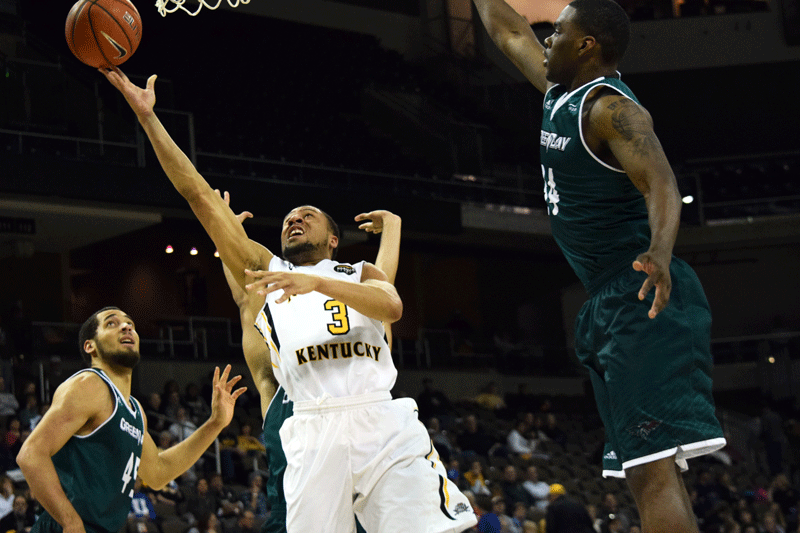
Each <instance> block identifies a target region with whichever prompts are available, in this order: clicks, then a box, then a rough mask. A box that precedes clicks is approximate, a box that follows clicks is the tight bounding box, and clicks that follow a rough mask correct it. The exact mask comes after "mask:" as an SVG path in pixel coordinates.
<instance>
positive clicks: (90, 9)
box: [64, 0, 142, 68]
mask: <svg viewBox="0 0 800 533" xmlns="http://www.w3.org/2000/svg"><path fill="white" fill-rule="evenodd" d="M64 33H65V35H66V37H67V44H68V45H69V49H70V50H71V51H72V53H73V54H74V55H75V57H77V58H78V59H80V60H81V61H82V62H83V63H86V64H87V65H89V66H90V67H95V68H100V67H112V66H117V65H121V64H123V63H124V62H125V61H127V60H128V59H130V57H131V56H132V55H133V53H134V52H135V51H136V48H138V47H139V41H140V40H141V38H142V19H141V17H140V16H139V12H138V11H137V10H136V7H135V6H134V5H133V4H132V3H131V2H130V0H78V2H76V3H75V5H74V6H72V9H70V10H69V15H67V24H66V27H65V29H64Z"/></svg>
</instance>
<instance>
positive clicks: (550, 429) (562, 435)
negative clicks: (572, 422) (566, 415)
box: [540, 413, 567, 448]
mask: <svg viewBox="0 0 800 533" xmlns="http://www.w3.org/2000/svg"><path fill="white" fill-rule="evenodd" d="M540 431H541V432H542V433H544V434H545V436H546V437H547V438H548V439H550V440H551V441H553V442H555V443H556V444H558V445H559V446H561V447H562V448H563V447H564V446H565V445H566V444H567V433H566V431H564V430H563V429H561V428H560V427H559V426H558V421H557V420H556V415H555V414H554V413H547V415H546V417H545V424H544V426H543V427H542V428H541V430H540Z"/></svg>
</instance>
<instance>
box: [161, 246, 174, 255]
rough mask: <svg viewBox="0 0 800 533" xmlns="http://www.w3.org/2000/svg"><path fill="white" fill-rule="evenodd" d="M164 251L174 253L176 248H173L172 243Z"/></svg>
mask: <svg viewBox="0 0 800 533" xmlns="http://www.w3.org/2000/svg"><path fill="white" fill-rule="evenodd" d="M164 251H165V252H166V253H168V254H171V253H172V252H174V251H175V250H174V249H173V248H172V245H171V244H168V245H167V249H166V250H164Z"/></svg>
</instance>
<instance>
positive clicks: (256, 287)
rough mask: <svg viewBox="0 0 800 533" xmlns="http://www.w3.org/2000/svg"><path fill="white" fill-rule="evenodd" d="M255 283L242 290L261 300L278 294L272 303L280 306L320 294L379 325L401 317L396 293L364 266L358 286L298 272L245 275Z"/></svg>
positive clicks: (381, 275) (378, 273) (379, 274)
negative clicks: (293, 299)
mask: <svg viewBox="0 0 800 533" xmlns="http://www.w3.org/2000/svg"><path fill="white" fill-rule="evenodd" d="M246 273H247V275H248V276H252V277H253V278H254V279H255V281H253V282H252V283H250V284H248V285H247V286H246V288H247V290H248V291H252V292H254V293H256V294H259V295H261V296H266V295H267V294H269V293H271V292H274V291H277V290H282V291H283V294H282V295H281V296H280V298H278V299H277V300H276V303H283V302H285V301H287V300H289V298H291V297H292V296H295V295H297V294H308V293H310V292H314V291H316V292H320V293H322V294H324V295H326V296H329V297H331V298H333V299H334V300H338V301H340V302H342V303H343V304H344V305H346V306H347V307H350V308H351V309H354V310H356V311H358V312H359V313H361V314H362V315H364V316H368V317H369V318H372V319H375V320H380V321H381V322H389V323H393V322H397V321H398V320H400V318H401V317H402V316H403V301H402V300H401V299H400V295H398V294H397V289H395V288H394V285H392V284H391V283H389V281H388V280H387V278H386V274H384V273H383V272H382V271H381V270H379V269H378V268H377V267H376V266H375V265H373V264H371V263H365V264H364V269H363V271H362V272H361V283H350V282H348V281H342V280H338V279H332V278H326V277H322V276H315V275H312V274H302V273H299V272H268V271H265V270H259V271H250V270H248V271H246Z"/></svg>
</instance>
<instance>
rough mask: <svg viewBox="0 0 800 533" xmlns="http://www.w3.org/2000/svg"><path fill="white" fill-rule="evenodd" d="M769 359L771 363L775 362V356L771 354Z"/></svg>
mask: <svg viewBox="0 0 800 533" xmlns="http://www.w3.org/2000/svg"><path fill="white" fill-rule="evenodd" d="M767 361H769V362H770V363H771V364H772V363H775V358H774V357H772V356H771V355H770V356H769V357H767Z"/></svg>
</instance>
